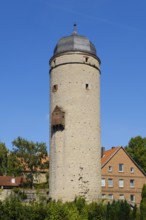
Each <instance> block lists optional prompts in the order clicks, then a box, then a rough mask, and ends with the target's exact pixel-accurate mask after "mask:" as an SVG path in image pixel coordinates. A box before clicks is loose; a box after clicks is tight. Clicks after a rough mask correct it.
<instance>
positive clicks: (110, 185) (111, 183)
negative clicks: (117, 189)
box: [108, 178, 113, 187]
mask: <svg viewBox="0 0 146 220" xmlns="http://www.w3.org/2000/svg"><path fill="white" fill-rule="evenodd" d="M108 187H113V179H110V178H109V179H108Z"/></svg>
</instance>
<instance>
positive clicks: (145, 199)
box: [140, 184, 146, 220]
mask: <svg viewBox="0 0 146 220" xmlns="http://www.w3.org/2000/svg"><path fill="white" fill-rule="evenodd" d="M141 198H142V200H141V203H140V215H141V220H146V185H145V184H144V185H143V188H142V193H141Z"/></svg>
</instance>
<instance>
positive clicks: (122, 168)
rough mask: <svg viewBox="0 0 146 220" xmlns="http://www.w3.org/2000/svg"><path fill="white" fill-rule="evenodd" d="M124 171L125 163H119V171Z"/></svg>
mask: <svg viewBox="0 0 146 220" xmlns="http://www.w3.org/2000/svg"><path fill="white" fill-rule="evenodd" d="M123 171H124V164H122V163H119V172H123Z"/></svg>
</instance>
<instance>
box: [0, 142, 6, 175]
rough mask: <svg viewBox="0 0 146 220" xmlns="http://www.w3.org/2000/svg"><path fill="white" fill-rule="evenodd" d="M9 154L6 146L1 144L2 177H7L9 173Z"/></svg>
mask: <svg viewBox="0 0 146 220" xmlns="http://www.w3.org/2000/svg"><path fill="white" fill-rule="evenodd" d="M7 154H8V149H7V148H6V145H5V144H4V143H2V142H0V175H5V174H6V173H7Z"/></svg>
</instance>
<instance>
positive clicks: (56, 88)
mask: <svg viewBox="0 0 146 220" xmlns="http://www.w3.org/2000/svg"><path fill="white" fill-rule="evenodd" d="M57 90H58V85H57V84H55V85H53V88H52V91H53V92H56V91H57Z"/></svg>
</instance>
